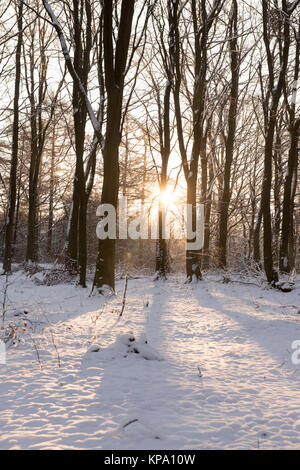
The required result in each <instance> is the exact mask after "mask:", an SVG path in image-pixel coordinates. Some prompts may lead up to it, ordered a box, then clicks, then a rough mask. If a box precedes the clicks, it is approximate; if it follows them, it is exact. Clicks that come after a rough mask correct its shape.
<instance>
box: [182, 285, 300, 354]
mask: <svg viewBox="0 0 300 470" xmlns="http://www.w3.org/2000/svg"><path fill="white" fill-rule="evenodd" d="M204 286H205V287H204ZM207 287H209V286H208V285H207V284H202V285H199V288H197V289H196V288H194V289H192V290H191V292H192V293H193V296H194V298H195V299H196V300H197V302H198V304H199V314H201V310H203V309H207V311H208V312H209V314H210V315H225V316H226V317H227V318H228V319H230V320H231V321H233V322H234V323H235V324H238V325H239V327H240V333H241V341H242V340H243V338H248V339H249V340H251V341H253V342H255V343H258V345H259V346H260V347H261V348H262V349H264V350H266V351H267V352H268V353H269V354H271V355H272V357H273V358H274V359H275V360H276V361H282V358H283V355H284V354H286V353H288V348H290V347H291V344H292V342H293V341H295V340H296V339H300V322H299V321H298V320H297V319H295V320H293V319H279V318H278V317H275V318H273V319H272V318H270V316H269V315H268V318H261V317H259V314H261V315H262V316H263V315H264V312H259V311H258V310H255V306H251V305H249V303H247V302H245V300H243V299H242V297H241V293H240V294H239V297H238V298H237V297H235V296H234V295H233V294H232V293H230V294H229V293H227V292H226V290H227V289H230V287H229V286H227V287H226V289H225V288H224V287H223V289H222V290H221V289H220V291H218V292H215V291H213V292H211V291H210V290H209V288H208V289H206V290H205V288H207ZM217 293H219V295H220V293H221V294H222V296H223V298H222V300H221V299H220V298H218V296H217V295H216V294H217ZM245 294H246V292H245ZM237 300H238V303H239V304H240V308H239V305H238V303H237ZM230 304H231V307H230V308H229V307H228V305H230ZM245 310H249V313H248V312H247V311H245ZM276 316H277V315H276ZM228 326H229V327H228V328H227V327H226V328H224V329H223V330H222V331H223V334H224V335H227V336H228V337H229V338H232V331H231V330H230V325H228ZM237 334H238V332H237ZM283 338H284V343H285V347H286V349H285V350H283V349H282V348H280V346H279V345H280V344H282V342H283V341H282V340H283Z"/></svg>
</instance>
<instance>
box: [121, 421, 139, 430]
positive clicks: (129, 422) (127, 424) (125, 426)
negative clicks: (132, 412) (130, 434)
mask: <svg viewBox="0 0 300 470" xmlns="http://www.w3.org/2000/svg"><path fill="white" fill-rule="evenodd" d="M137 421H138V419H137V418H136V419H132V420H131V421H128V423H126V424H124V426H122V429H125V428H127V426H129V425H130V424H133V423H136V422H137Z"/></svg>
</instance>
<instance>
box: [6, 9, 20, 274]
mask: <svg viewBox="0 0 300 470" xmlns="http://www.w3.org/2000/svg"><path fill="white" fill-rule="evenodd" d="M17 15H18V19H17V23H18V42H17V48H16V65H15V92H14V121H13V141H12V156H11V167H10V181H9V201H8V216H7V222H6V230H5V252H4V261H3V269H4V272H5V273H7V272H10V271H11V256H12V248H13V247H12V241H13V226H14V218H15V209H16V197H17V167H18V150H19V97H20V80H21V51H22V42H23V3H22V2H21V1H19V2H18V14H17Z"/></svg>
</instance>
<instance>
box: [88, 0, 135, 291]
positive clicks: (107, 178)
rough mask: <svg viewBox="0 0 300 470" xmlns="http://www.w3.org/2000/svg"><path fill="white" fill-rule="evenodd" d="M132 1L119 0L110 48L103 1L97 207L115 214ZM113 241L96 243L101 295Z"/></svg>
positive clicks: (109, 279)
mask: <svg viewBox="0 0 300 470" xmlns="http://www.w3.org/2000/svg"><path fill="white" fill-rule="evenodd" d="M134 6H135V1H134V0H126V2H125V1H124V0H123V1H122V5H121V17H120V21H119V28H118V29H119V31H118V38H117V42H116V46H115V51H114V47H113V25H112V16H113V5H112V1H111V0H104V7H103V8H104V32H103V39H104V64H105V66H104V67H105V86H106V91H107V123H106V138H105V144H104V148H103V160H104V176H103V188H102V196H101V204H110V205H111V206H113V207H114V209H115V211H116V213H117V203H118V193H119V145H120V142H121V119H122V104H123V91H124V79H125V71H126V64H127V57H128V50H129V42H130V36H131V28H132V19H133V14H134ZM115 253H116V240H115V239H110V238H106V239H105V240H99V242H98V255H97V261H96V271H95V277H94V286H95V287H96V288H97V289H98V291H99V292H101V290H102V288H103V286H109V287H110V288H111V289H113V290H114V288H115Z"/></svg>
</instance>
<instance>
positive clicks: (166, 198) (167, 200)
mask: <svg viewBox="0 0 300 470" xmlns="http://www.w3.org/2000/svg"><path fill="white" fill-rule="evenodd" d="M159 200H160V201H161V202H162V203H163V204H164V205H165V206H169V205H171V204H175V200H176V198H175V195H174V192H173V191H172V190H171V189H170V188H167V189H166V190H165V191H162V192H161V193H160V194H159Z"/></svg>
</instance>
